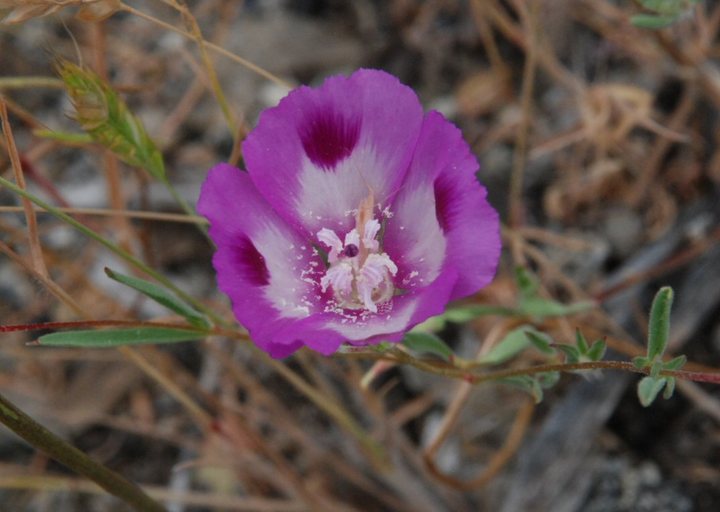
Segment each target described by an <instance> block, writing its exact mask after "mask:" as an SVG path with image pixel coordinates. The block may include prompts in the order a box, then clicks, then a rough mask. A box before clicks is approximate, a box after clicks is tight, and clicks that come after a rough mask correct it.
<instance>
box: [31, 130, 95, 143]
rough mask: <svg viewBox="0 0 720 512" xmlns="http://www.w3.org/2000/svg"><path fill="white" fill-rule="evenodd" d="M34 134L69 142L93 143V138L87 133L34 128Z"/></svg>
mask: <svg viewBox="0 0 720 512" xmlns="http://www.w3.org/2000/svg"><path fill="white" fill-rule="evenodd" d="M33 135H35V136H36V137H40V138H43V139H51V140H56V141H59V142H65V143H68V144H91V143H92V142H93V139H92V137H91V136H90V135H88V134H87V133H72V132H61V131H56V130H48V129H44V128H42V129H37V130H33Z"/></svg>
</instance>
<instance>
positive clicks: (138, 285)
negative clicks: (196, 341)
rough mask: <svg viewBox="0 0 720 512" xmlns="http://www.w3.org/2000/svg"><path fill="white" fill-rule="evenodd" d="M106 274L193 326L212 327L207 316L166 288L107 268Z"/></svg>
mask: <svg viewBox="0 0 720 512" xmlns="http://www.w3.org/2000/svg"><path fill="white" fill-rule="evenodd" d="M105 273H106V274H107V276H108V277H109V278H110V279H112V280H114V281H117V282H118V283H122V284H124V285H126V286H129V287H130V288H133V289H134V290H137V291H139V292H140V293H142V294H143V295H145V296H147V297H150V298H151V299H152V300H154V301H155V302H157V303H158V304H161V305H163V306H165V307H166V308H168V309H169V310H170V311H173V312H175V313H177V314H178V315H180V316H182V317H183V318H185V319H186V320H187V321H188V322H190V324H191V325H194V326H195V327H201V328H207V327H210V322H209V321H208V319H207V318H206V317H205V315H203V314H202V313H200V312H199V311H197V310H195V309H194V308H193V307H191V306H190V305H189V304H187V303H186V302H185V301H183V300H181V299H179V298H177V297H176V296H175V295H173V294H172V293H170V292H169V291H167V290H166V289H165V288H162V287H161V286H158V285H156V284H154V283H151V282H150V281H146V280H144V279H140V278H138V277H131V276H126V275H124V274H121V273H119V272H115V271H114V270H111V269H109V268H105Z"/></svg>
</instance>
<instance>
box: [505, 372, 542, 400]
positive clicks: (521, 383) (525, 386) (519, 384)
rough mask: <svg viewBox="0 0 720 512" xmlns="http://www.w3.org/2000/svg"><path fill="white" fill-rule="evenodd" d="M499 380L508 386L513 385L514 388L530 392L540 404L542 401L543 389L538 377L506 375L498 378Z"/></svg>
mask: <svg viewBox="0 0 720 512" xmlns="http://www.w3.org/2000/svg"><path fill="white" fill-rule="evenodd" d="M498 382H501V383H503V384H506V385H508V386H512V387H514V388H519V389H522V390H523V391H525V392H527V393H529V394H530V395H531V396H532V397H533V398H534V399H535V403H538V404H539V403H540V402H542V399H543V390H542V386H540V383H539V382H538V381H537V379H533V378H532V377H530V376H528V375H516V376H514V377H506V378H504V379H500V380H498Z"/></svg>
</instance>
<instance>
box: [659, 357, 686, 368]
mask: <svg viewBox="0 0 720 512" xmlns="http://www.w3.org/2000/svg"><path fill="white" fill-rule="evenodd" d="M685 363H687V356H677V357H675V358H673V359H671V360H670V361H668V362H667V363H665V364H663V370H671V371H674V370H679V369H680V368H682V367H683V366H684V365H685Z"/></svg>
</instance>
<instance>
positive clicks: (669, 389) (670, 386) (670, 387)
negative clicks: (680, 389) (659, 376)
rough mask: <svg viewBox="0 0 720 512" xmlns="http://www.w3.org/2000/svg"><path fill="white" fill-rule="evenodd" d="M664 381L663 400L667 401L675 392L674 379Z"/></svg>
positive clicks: (669, 378)
mask: <svg viewBox="0 0 720 512" xmlns="http://www.w3.org/2000/svg"><path fill="white" fill-rule="evenodd" d="M666 379H667V384H666V385H665V391H663V398H664V399H665V400H669V399H671V398H672V396H673V393H674V392H675V377H666Z"/></svg>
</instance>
